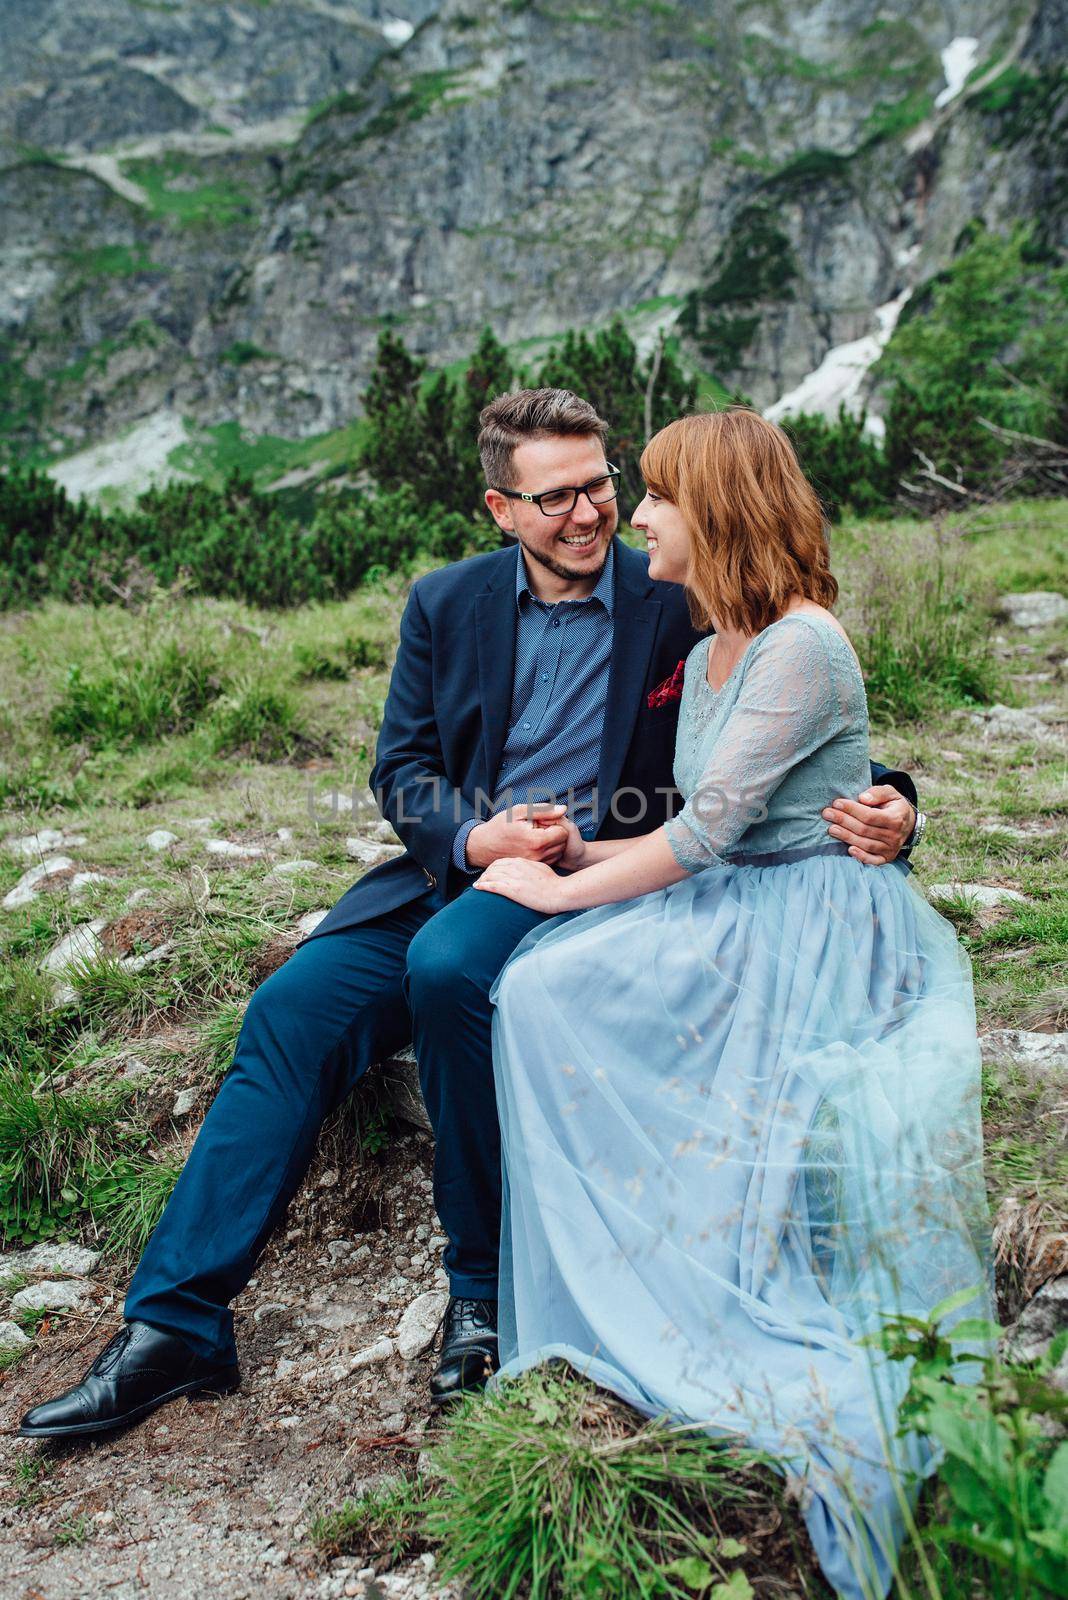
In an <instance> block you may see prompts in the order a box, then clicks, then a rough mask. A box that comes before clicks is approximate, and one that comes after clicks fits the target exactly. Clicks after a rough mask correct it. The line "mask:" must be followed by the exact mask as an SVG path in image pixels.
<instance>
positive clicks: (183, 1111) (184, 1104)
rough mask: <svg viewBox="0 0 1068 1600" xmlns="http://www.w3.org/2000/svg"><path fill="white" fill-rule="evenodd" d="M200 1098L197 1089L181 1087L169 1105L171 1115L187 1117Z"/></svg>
mask: <svg viewBox="0 0 1068 1600" xmlns="http://www.w3.org/2000/svg"><path fill="white" fill-rule="evenodd" d="M199 1099H200V1090H199V1089H195V1088H194V1089H182V1090H181V1092H180V1093H179V1094H178V1095H177V1096H176V1098H175V1101H174V1104H173V1106H172V1107H171V1116H172V1117H187V1116H188V1115H189V1113H190V1112H191V1111H192V1110H193V1107H194V1106H195V1105H196V1103H197V1101H198V1100H199Z"/></svg>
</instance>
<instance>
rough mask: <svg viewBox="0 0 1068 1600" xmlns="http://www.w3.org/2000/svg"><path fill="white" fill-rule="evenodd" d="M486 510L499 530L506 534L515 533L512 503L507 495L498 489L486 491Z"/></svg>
mask: <svg viewBox="0 0 1068 1600" xmlns="http://www.w3.org/2000/svg"><path fill="white" fill-rule="evenodd" d="M486 509H487V510H488V512H489V514H490V516H491V517H492V518H493V520H494V522H495V523H496V524H497V526H498V528H502V529H503V530H504V532H505V533H514V532H515V528H514V527H513V526H512V502H511V501H510V500H509V498H508V496H507V495H506V494H501V493H500V491H499V490H497V489H487V490H486Z"/></svg>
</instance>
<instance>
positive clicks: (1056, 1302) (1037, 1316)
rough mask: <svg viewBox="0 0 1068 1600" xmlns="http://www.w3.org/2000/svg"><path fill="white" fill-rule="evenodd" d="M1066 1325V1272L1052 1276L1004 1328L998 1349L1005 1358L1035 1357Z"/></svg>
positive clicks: (1067, 1300) (1067, 1317) (1022, 1359)
mask: <svg viewBox="0 0 1068 1600" xmlns="http://www.w3.org/2000/svg"><path fill="white" fill-rule="evenodd" d="M1065 1328H1068V1276H1064V1277H1060V1278H1051V1279H1050V1281H1049V1282H1048V1283H1044V1284H1043V1285H1042V1287H1041V1289H1039V1291H1038V1293H1037V1294H1036V1295H1035V1297H1034V1299H1032V1300H1030V1301H1028V1303H1027V1305H1026V1306H1024V1308H1023V1310H1022V1311H1021V1312H1020V1315H1019V1316H1018V1317H1017V1319H1016V1321H1015V1323H1014V1324H1013V1326H1012V1327H1011V1328H1007V1329H1006V1330H1005V1334H1004V1336H1003V1338H1002V1341H1001V1353H1002V1355H1003V1356H1004V1357H1005V1359H1006V1360H1008V1361H1037V1360H1038V1359H1039V1357H1040V1356H1044V1355H1045V1354H1046V1351H1047V1350H1048V1349H1049V1347H1050V1345H1051V1344H1052V1343H1053V1341H1054V1339H1055V1338H1056V1337H1057V1335H1058V1334H1059V1333H1061V1332H1063V1330H1064V1329H1065Z"/></svg>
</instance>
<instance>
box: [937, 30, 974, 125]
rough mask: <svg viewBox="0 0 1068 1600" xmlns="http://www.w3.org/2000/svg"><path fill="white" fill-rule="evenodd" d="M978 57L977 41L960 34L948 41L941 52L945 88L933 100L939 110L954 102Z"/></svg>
mask: <svg viewBox="0 0 1068 1600" xmlns="http://www.w3.org/2000/svg"><path fill="white" fill-rule="evenodd" d="M978 55H979V40H978V39H973V38H971V36H970V35H968V34H962V35H960V36H959V37H958V38H956V39H953V40H951V41H950V43H949V44H947V45H946V48H945V49H944V50H943V51H942V71H943V72H944V73H945V75H946V86H945V88H944V89H943V90H942V92H941V94H940V95H938V96H937V97H936V99H935V105H936V107H938V109H939V110H941V108H942V107H943V106H948V104H949V102H950V101H951V100H955V99H956V98H957V96H958V95H959V94H960V92H961V90H962V89H963V88H964V85H965V84H966V83H967V81H968V74H969V72H971V70H972V68H973V67H974V66H975V62H976V58H977V57H978Z"/></svg>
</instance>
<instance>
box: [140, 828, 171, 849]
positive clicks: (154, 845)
mask: <svg viewBox="0 0 1068 1600" xmlns="http://www.w3.org/2000/svg"><path fill="white" fill-rule="evenodd" d="M145 843H146V844H147V846H148V848H149V849H150V850H157V851H158V850H166V849H168V848H169V846H170V845H172V844H177V843H178V835H177V834H176V833H171V831H170V829H169V828H153V830H152V832H151V833H150V834H149V835H148V838H147V839H146V840H145Z"/></svg>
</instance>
